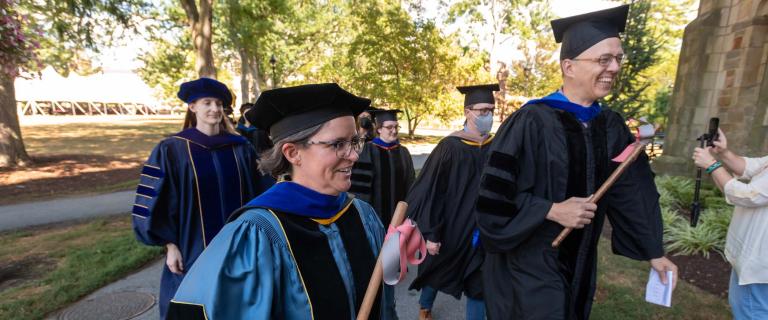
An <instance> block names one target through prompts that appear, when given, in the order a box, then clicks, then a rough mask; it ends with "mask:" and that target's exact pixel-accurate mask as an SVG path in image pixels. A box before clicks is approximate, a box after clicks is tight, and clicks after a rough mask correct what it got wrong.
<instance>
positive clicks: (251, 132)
mask: <svg viewBox="0 0 768 320" xmlns="http://www.w3.org/2000/svg"><path fill="white" fill-rule="evenodd" d="M236 129H237V132H238V133H240V135H241V136H243V137H245V138H246V139H248V141H249V142H250V143H251V144H252V145H253V147H254V148H256V153H257V154H261V153H262V152H264V151H266V150H268V149H269V148H272V146H273V144H272V140H270V139H269V134H268V133H267V131H266V130H262V129H260V128H257V127H254V126H250V127H248V126H246V125H245V123H244V122H242V118H241V122H238V123H237V128H236Z"/></svg>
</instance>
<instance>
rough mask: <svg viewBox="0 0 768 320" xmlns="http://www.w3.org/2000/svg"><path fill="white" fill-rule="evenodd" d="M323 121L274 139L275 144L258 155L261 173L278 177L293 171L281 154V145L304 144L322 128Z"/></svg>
mask: <svg viewBox="0 0 768 320" xmlns="http://www.w3.org/2000/svg"><path fill="white" fill-rule="evenodd" d="M324 125H325V123H321V124H318V125H316V126H314V127H310V128H307V129H304V130H301V131H299V132H297V133H294V134H292V135H290V136H287V137H285V138H283V139H281V140H279V141H275V145H274V146H273V147H272V148H270V149H267V150H266V151H264V152H262V153H261V155H260V157H259V161H258V162H259V170H260V171H261V172H262V173H263V174H269V175H271V176H272V177H275V178H279V177H280V176H282V175H284V174H290V173H291V171H293V167H292V165H291V163H290V162H289V161H288V159H286V158H285V155H284V154H283V146H284V145H285V144H286V143H294V144H305V143H307V142H308V141H309V139H310V138H312V137H313V136H314V135H315V134H317V132H319V131H320V129H322V128H323V126H324Z"/></svg>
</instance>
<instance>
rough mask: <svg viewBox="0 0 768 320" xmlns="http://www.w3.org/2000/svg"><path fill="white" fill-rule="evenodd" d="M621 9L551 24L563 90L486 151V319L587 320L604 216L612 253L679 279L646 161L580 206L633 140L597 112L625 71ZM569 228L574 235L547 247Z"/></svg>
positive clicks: (612, 118)
mask: <svg viewBox="0 0 768 320" xmlns="http://www.w3.org/2000/svg"><path fill="white" fill-rule="evenodd" d="M628 10H629V6H626V5H625V6H620V7H616V8H612V9H608V10H602V11H597V12H592V13H588V14H584V15H579V16H574V17H569V18H564V19H558V20H554V21H552V28H553V31H554V33H555V39H556V40H557V42H562V48H561V52H560V66H561V70H562V76H563V86H562V87H561V89H560V90H558V91H557V92H555V93H552V94H550V95H549V96H546V97H544V98H542V99H537V100H533V101H529V102H528V103H527V104H526V105H525V106H523V107H522V108H521V109H520V110H519V111H517V112H516V113H515V114H514V115H513V116H512V117H510V118H508V119H507V120H506V121H505V122H504V123H503V124H502V125H501V127H500V128H499V131H498V134H497V135H496V138H495V139H494V142H493V143H492V144H491V147H490V155H489V158H488V162H487V164H486V166H485V167H484V168H483V171H482V178H481V182H480V183H479V186H480V191H479V195H478V197H477V203H476V210H477V211H476V212H477V223H478V225H479V229H480V240H481V242H482V244H483V247H484V249H485V251H486V256H485V262H484V265H483V285H484V287H483V289H484V290H485V291H484V294H485V297H486V300H485V301H486V307H487V312H488V318H489V319H588V318H589V315H590V311H591V308H592V301H593V297H594V294H595V283H596V269H597V244H598V240H599V239H600V235H601V232H602V228H603V222H604V220H605V217H606V216H607V217H608V219H609V220H610V222H611V226H612V227H613V229H612V233H611V245H612V249H613V252H614V253H615V254H619V255H623V256H626V257H629V258H632V259H635V260H647V261H650V265H651V268H652V269H653V270H655V271H656V272H658V274H659V276H660V278H661V279H662V282H664V283H668V282H669V281H672V285H673V286H674V284H675V282H676V280H677V267H676V266H675V265H674V264H673V263H672V262H671V261H669V260H668V259H667V258H666V257H664V247H663V243H662V220H661V211H660V207H659V202H658V193H657V191H656V186H655V184H654V180H653V172H652V171H651V169H650V166H649V165H648V158H647V157H646V156H645V154H641V155H640V157H639V158H638V159H637V160H636V161H635V162H634V163H633V164H632V165H631V166H630V167H629V169H628V170H627V171H626V172H625V173H624V174H623V175H622V176H621V177H620V178H619V180H618V181H617V182H616V183H615V184H614V185H613V187H612V188H611V189H609V190H608V192H607V193H606V195H605V196H604V197H603V198H602V199H601V200H600V202H599V203H597V205H595V204H592V203H590V202H589V201H588V197H589V196H590V195H592V194H593V193H594V192H595V190H596V189H597V188H599V187H600V185H601V184H602V183H603V182H604V181H605V180H606V178H607V177H608V176H609V175H610V174H611V172H612V171H613V170H614V169H615V168H616V167H617V165H618V163H616V162H612V161H611V159H612V158H614V157H616V156H617V155H619V154H620V153H621V152H622V151H623V150H624V149H625V147H627V146H628V145H629V144H630V143H632V142H633V141H634V140H635V137H634V136H633V135H632V134H631V133H630V131H629V129H628V128H627V126H626V125H625V123H624V119H622V118H621V116H620V115H619V114H618V113H616V112H614V111H611V110H607V109H603V108H601V107H600V104H599V103H598V100H599V99H601V98H603V97H605V96H606V95H608V94H609V93H610V91H611V87H612V85H613V83H614V81H615V79H616V77H617V76H618V74H619V70H620V68H621V62H622V59H623V56H624V52H623V50H622V46H621V39H620V38H619V32H622V31H623V30H624V27H625V24H626V20H627V13H628ZM566 227H569V228H574V231H573V232H572V233H571V234H570V235H569V236H568V237H567V238H565V240H564V241H563V242H562V243H561V245H560V246H559V247H558V248H553V247H552V242H553V240H554V239H555V238H556V237H557V236H558V234H559V233H560V232H561V231H562V230H563V228H566ZM667 271H671V272H672V278H671V279H669V278H668V277H667ZM607 298H608V299H611V297H607Z"/></svg>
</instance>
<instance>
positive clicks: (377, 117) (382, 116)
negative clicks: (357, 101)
mask: <svg viewBox="0 0 768 320" xmlns="http://www.w3.org/2000/svg"><path fill="white" fill-rule="evenodd" d="M365 111H368V113H370V114H371V116H373V121H376V124H377V125H381V124H383V123H384V121H397V114H398V113H400V112H402V111H400V110H397V109H390V110H387V109H378V108H376V109H370V110H365Z"/></svg>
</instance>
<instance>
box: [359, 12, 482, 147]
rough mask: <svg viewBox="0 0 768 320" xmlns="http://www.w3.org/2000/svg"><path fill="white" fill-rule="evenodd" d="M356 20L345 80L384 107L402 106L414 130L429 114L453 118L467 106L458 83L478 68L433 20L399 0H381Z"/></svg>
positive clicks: (412, 131)
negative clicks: (417, 14) (421, 16)
mask: <svg viewBox="0 0 768 320" xmlns="http://www.w3.org/2000/svg"><path fill="white" fill-rule="evenodd" d="M355 22H356V24H357V25H358V26H359V32H358V33H357V34H356V36H355V38H354V40H353V41H352V43H351V45H350V47H349V49H348V51H347V62H346V65H345V70H346V71H347V72H348V74H347V78H346V81H344V82H345V86H347V87H350V88H352V89H353V90H354V91H355V92H357V93H358V94H361V95H363V96H367V97H371V98H372V99H373V100H374V104H375V105H376V106H378V107H386V108H392V109H400V110H402V111H403V115H404V117H405V120H406V122H407V125H408V133H409V135H411V136H412V135H413V134H414V131H415V130H416V128H417V127H418V126H419V124H420V123H421V121H423V120H424V119H425V118H426V117H428V116H434V117H438V118H442V119H443V120H447V119H449V118H453V117H455V116H456V115H457V114H458V113H459V112H460V111H461V108H460V107H459V106H460V103H458V100H457V99H456V96H455V95H453V92H454V91H455V88H454V87H455V85H456V84H457V83H459V82H460V81H462V82H463V81H466V80H468V79H467V77H470V76H471V74H472V73H473V72H472V70H467V69H466V68H461V67H460V66H459V63H461V62H462V61H465V60H462V57H461V50H459V49H458V47H457V46H456V45H455V43H454V42H453V41H451V39H449V38H448V37H445V36H443V35H442V34H441V33H440V30H439V29H438V28H437V27H436V26H435V23H434V22H433V21H423V20H422V21H414V19H413V18H412V17H411V16H410V15H409V14H408V12H407V11H406V10H405V9H404V8H403V7H401V6H400V5H399V3H388V2H379V3H371V4H368V5H367V6H366V7H365V9H362V10H357V11H356V16H355ZM470 65H471V64H470ZM470 69H471V68H470Z"/></svg>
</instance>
